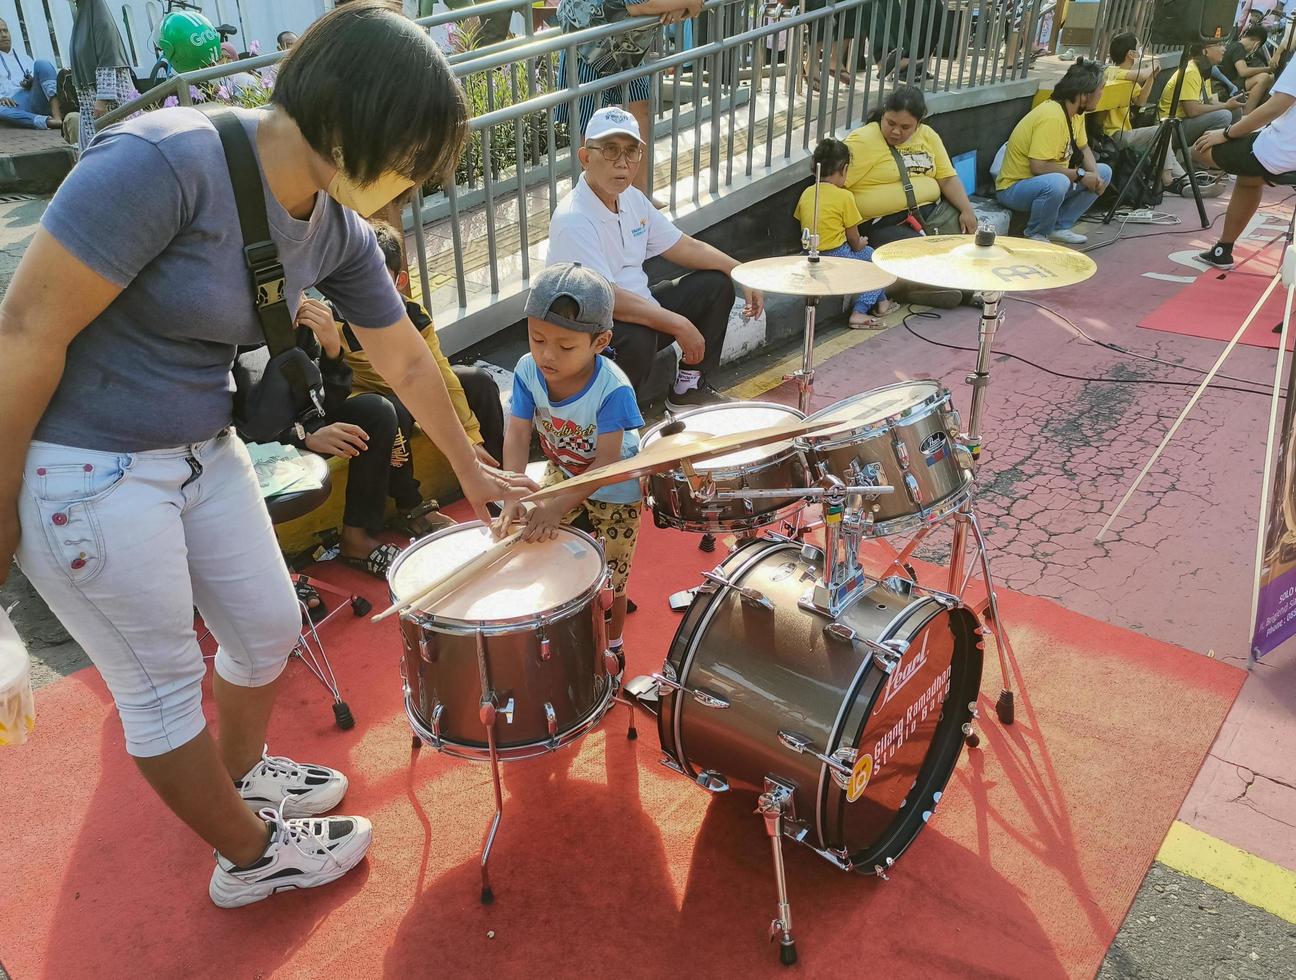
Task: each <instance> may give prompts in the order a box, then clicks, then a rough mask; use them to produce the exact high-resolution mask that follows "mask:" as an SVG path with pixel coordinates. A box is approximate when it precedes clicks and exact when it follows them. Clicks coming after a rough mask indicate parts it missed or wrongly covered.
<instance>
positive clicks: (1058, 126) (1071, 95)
mask: <svg viewBox="0 0 1296 980" xmlns="http://www.w3.org/2000/svg"><path fill="white" fill-rule="evenodd" d="M1102 87H1103V76H1102V72H1100V71H1099V69H1098V65H1097V64H1096V63H1095V62H1092V61H1086V60H1084V59H1080V60H1078V61H1076V62H1075V64H1073V65H1072V66H1071V67H1070V68H1068V69H1067V73H1066V74H1065V75H1063V76H1062V79H1061V80H1060V81H1059V82H1058V83H1057V85H1056V86H1055V87H1054V89H1053V94H1052V96H1051V97H1050V98H1049V100H1048V101H1047V102H1041V103H1040V104H1039V105H1037V106H1036V107H1035V108H1034V109H1032V110H1031V111H1030V112H1028V113H1027V114H1026V115H1025V117H1024V118H1023V119H1022V120H1021V122H1019V123H1018V124H1017V126H1016V127H1015V128H1014V129H1013V131H1012V135H1011V136H1010V137H1008V148H1007V150H1006V152H1005V153H1004V160H1003V168H1002V169H1001V170H1000V171H999V177H998V180H996V182H995V187H996V189H997V195H996V196H997V197H998V199H999V203H1000V204H1002V205H1003V206H1004V207H1006V208H1008V209H1010V210H1012V211H1026V212H1028V213H1029V215H1030V217H1029V218H1028V219H1027V221H1026V230H1025V232H1024V234H1025V236H1026V237H1027V238H1035V239H1038V240H1040V241H1054V242H1062V243H1064V244H1067V245H1083V244H1084V243H1085V242H1087V241H1088V240H1089V239H1088V238H1087V237H1086V236H1085V235H1082V234H1080V233H1079V232H1077V231H1073V230H1072V228H1073V226H1074V225H1075V223H1076V222H1077V221H1079V220H1080V216H1081V215H1082V214H1084V213H1085V212H1086V211H1087V210H1089V205H1091V204H1093V202H1094V201H1096V200H1098V195H1100V194H1101V193H1102V192H1103V189H1104V188H1106V186H1107V184H1108V182H1109V181H1110V180H1111V167H1109V166H1107V164H1105V163H1095V162H1094V156H1093V151H1091V150H1090V149H1089V141H1088V137H1087V136H1086V135H1085V126H1084V114H1085V112H1086V110H1087V109H1088V108H1090V107H1091V106H1094V105H1096V104H1097V102H1098V100H1099V99H1100V98H1102ZM1077 154H1078V155H1079V156H1080V158H1081V160H1082V161H1083V162H1082V164H1081V165H1080V166H1078V167H1073V166H1072V165H1071V164H1072V161H1073V159H1074V158H1075V157H1076V156H1077Z"/></svg>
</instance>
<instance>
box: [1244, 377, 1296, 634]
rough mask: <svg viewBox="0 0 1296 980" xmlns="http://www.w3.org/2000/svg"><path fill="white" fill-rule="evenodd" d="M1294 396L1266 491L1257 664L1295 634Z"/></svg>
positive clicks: (1294, 380)
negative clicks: (1270, 480) (1267, 495)
mask: <svg viewBox="0 0 1296 980" xmlns="http://www.w3.org/2000/svg"><path fill="white" fill-rule="evenodd" d="M1294 383H1296V358H1293V359H1292V366H1291V369H1290V371H1289V373H1288V376H1287V390H1288V391H1291V390H1292V387H1291V386H1292V384H1294ZM1293 415H1296V398H1288V399H1287V400H1286V405H1285V407H1284V408H1283V420H1282V435H1281V436H1280V438H1279V440H1278V459H1277V461H1276V462H1275V464H1274V475H1273V485H1272V486H1271V487H1270V489H1269V513H1268V514H1267V515H1261V516H1262V518H1264V519H1265V547H1264V556H1263V558H1262V559H1261V560H1262V561H1263V564H1262V565H1261V568H1260V591H1259V594H1258V595H1257V596H1256V620H1255V623H1256V626H1255V635H1254V636H1252V637H1251V655H1252V656H1253V657H1255V659H1257V660H1259V659H1260V658H1261V657H1263V656H1264V655H1265V654H1266V653H1268V652H1269V651H1270V650H1273V649H1275V648H1276V647H1278V646H1279V645H1281V644H1282V643H1283V641H1285V640H1287V639H1288V638H1290V637H1291V636H1293V635H1296V425H1293Z"/></svg>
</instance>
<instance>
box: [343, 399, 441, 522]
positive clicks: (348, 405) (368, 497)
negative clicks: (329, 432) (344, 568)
mask: <svg viewBox="0 0 1296 980" xmlns="http://www.w3.org/2000/svg"><path fill="white" fill-rule="evenodd" d="M393 402H396V400H395V399H394V398H393V399H390V400H389V399H388V398H386V397H385V396H383V395H379V394H376V393H374V392H366V393H365V394H362V395H356V396H354V397H353V398H348V399H347V400H346V402H345V403H344V404H343V405H342V407H341V408H339V409H338V410H337V412H335V413H334V416H333V417H332V418H330V419H329V421H330V422H350V423H351V424H352V425H358V426H360V428H362V429H364V431H365V434H366V435H368V436H369V441H368V447H367V448H366V449H365V451H364V452H362V453H361V454H360V455H359V456H353V457H351V460H350V462H349V463H348V464H347V487H346V506H345V508H344V509H343V511H342V523H343V524H345V525H346V526H347V527H359V528H364V530H366V531H368V532H369V533H370V534H374V533H377V532H378V531H380V530H381V529H382V526H383V519H384V517H385V514H386V510H387V497H388V496H389V495H390V496H391V497H394V498H395V500H396V506H398V507H401V508H410V507H415V506H417V505H418V504H419V503H420V501H421V499H422V498H421V497H420V496H419V487H418V481H417V480H416V479H414V463H413V460H411V459H409V455H408V453H406V454H405V455H406V458H405V461H404V463H403V464H402V465H400V466H395V467H394V466H392V447H393V446H395V445H396V436H397V434H398V433H399V434H400V435H401V436H402V437H403V438H404V439H405V440H406V442H407V444H408V440H409V438H410V435H411V434H412V432H413V429H414V423H413V419H411V418H410V414H409V412H407V411H405V406H403V405H401V406H400V410H399V411H397V407H396V406H397V405H399V404H400V403H399V402H396V404H393Z"/></svg>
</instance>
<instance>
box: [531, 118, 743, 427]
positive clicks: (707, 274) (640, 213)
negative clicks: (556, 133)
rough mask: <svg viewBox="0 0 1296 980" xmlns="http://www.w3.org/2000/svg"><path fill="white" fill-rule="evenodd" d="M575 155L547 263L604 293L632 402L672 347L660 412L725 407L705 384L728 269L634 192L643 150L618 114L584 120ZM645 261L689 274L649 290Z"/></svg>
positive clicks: (728, 263)
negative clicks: (575, 170)
mask: <svg viewBox="0 0 1296 980" xmlns="http://www.w3.org/2000/svg"><path fill="white" fill-rule="evenodd" d="M577 155H578V156H579V158H580V162H581V166H583V167H584V168H585V173H584V174H582V175H581V177H580V179H579V180H578V181H577V182H576V186H575V187H574V188H573V189H572V191H571V192H570V193H569V194H567V195H566V196H565V197H564V198H563V199H562V200H561V201H559V202H558V207H557V209H556V210H555V211H554V214H553V218H552V220H551V221H550V223H549V258H548V261H549V263H550V264H553V263H555V262H579V263H581V264H582V265H584V266H586V267H587V268H590V269H593V270H595V271H596V272H598V273H600V274H601V275H603V277H604V278H606V279H607V280H608V281H610V282H611V283H612V285H613V288H614V290H615V292H616V305H615V307H614V308H613V316H614V318H615V323H614V326H613V331H612V348H613V350H614V351H615V352H616V361H617V365H618V366H619V367H620V368H621V370H622V371H624V372H625V374H626V376H627V377H628V378H629V379H630V383H631V384H632V385H634V388H635V392H636V394H637V395H639V397H640V398H642V397H643V396H644V394H645V392H644V390H643V387H644V385H645V383H646V382H647V381H648V376H649V374H650V373H651V371H652V362H653V357H654V355H655V354H656V353H657V352H658V351H659V350H661V349H662V348H664V347H666V346H668V345H669V344H672V343H678V344H679V346H680V351H681V354H682V357H681V359H680V364H679V371H678V373H677V374H676V377H675V382H674V384H673V385H671V388H670V390H669V391H668V392H667V395H666V409H667V411H670V412H681V411H685V410H687V409H690V408H696V407H699V406H701V405H708V404H712V403H715V402H719V401H727V400H728V399H726V398H725V396H723V395H721V394H720V393H719V392H717V391H716V390H715V389H714V388H712V387H711V386H710V385H708V384H707V383H706V375H707V374H708V373H709V372H711V371H714V369H715V368H716V367H717V366H718V365H719V363H720V351H721V349H722V348H723V347H724V338H725V331H726V330H727V329H728V326H729V312H730V310H731V309H732V308H733V301H734V287H733V282H732V280H731V279H730V278H729V274H730V272H732V270H733V268H734V266H736V265H737V264H738V262H737V260H735V259H733V258H731V257H729V256H728V255H726V254H725V253H724V252H722V251H720V250H719V249H718V248H715V247H713V246H711V245H708V244H706V243H705V242H700V241H698V240H697V239H696V238H693V237H691V236H689V235H686V234H684V233H683V232H681V231H680V230H679V229H678V228H676V227H675V226H674V225H673V224H671V222H670V219H669V218H666V217H665V216H664V215H662V214H661V212H660V211H658V210H657V209H656V208H655V207H653V204H652V201H650V200H649V199H648V198H647V196H645V195H644V193H643V192H642V191H640V190H638V189H636V188H635V187H634V178H635V173H636V172H637V171H638V169H639V166H640V164H641V163H642V162H643V158H644V144H643V140H642V138H641V137H640V135H639V124H638V123H637V122H636V121H635V118H634V116H632V115H630V113H628V112H626V111H625V110H624V109H620V108H618V107H616V106H609V107H607V108H604V109H600V110H599V111H598V112H596V113H594V115H593V117H591V119H590V122H589V126H588V127H587V128H586V130H585V142H584V145H583V146H581V148H580V149H579V150H578V151H577ZM655 255H664V256H665V257H666V258H667V259H668V260H669V261H671V262H673V263H674V264H675V265H678V266H683V267H684V268H685V269H693V270H696V271H693V272H690V273H688V274H687V275H685V276H682V277H681V278H679V279H675V280H673V281H669V282H664V283H659V284H658V285H657V286H656V287H654V288H652V289H650V288H649V286H648V274H647V273H646V272H645V271H644V263H645V262H646V261H647V260H648V259H650V258H652V257H653V256H655ZM745 293H746V297H747V306H746V308H745V309H744V311H743V312H744V315H746V316H748V317H756V316H759V315H760V313H761V311H762V309H763V308H764V300H763V298H762V297H761V294H760V293H759V292H757V291H756V290H745Z"/></svg>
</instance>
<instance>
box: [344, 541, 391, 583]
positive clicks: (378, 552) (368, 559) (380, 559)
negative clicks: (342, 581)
mask: <svg viewBox="0 0 1296 980" xmlns="http://www.w3.org/2000/svg"><path fill="white" fill-rule="evenodd" d="M400 553H401V549H400V548H398V547H397V546H396V545H394V544H380V545H379V546H378V547H377V548H375V549H374V550H373V551H371V552H369V554H368V555H366V556H365V557H364V558H351V557H348V556H347V555H338V557H339V558H341V559H342V563H343V564H345V565H350V566H351V567H352V568H358V569H360V571H362V572H365V573H366V574H369V575H372V576H373V577H374V578H380V579H386V578H387V572H388V570H389V569H390V568H391V566H392V562H394V561H395V560H396V558H397V556H399V555H400Z"/></svg>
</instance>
